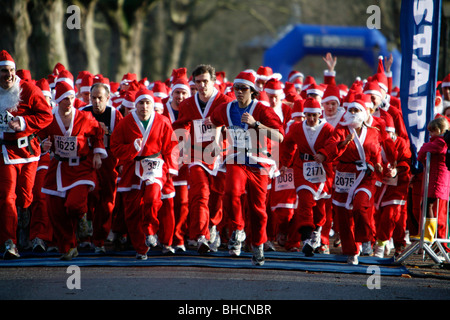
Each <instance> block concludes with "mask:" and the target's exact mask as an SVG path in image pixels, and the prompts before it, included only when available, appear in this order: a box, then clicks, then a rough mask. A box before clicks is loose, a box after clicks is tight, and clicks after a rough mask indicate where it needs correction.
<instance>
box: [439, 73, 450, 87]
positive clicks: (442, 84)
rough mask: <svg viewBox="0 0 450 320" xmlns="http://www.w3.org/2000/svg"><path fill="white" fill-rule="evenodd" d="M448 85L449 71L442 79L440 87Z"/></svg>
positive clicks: (449, 82) (449, 85) (449, 83)
mask: <svg viewBox="0 0 450 320" xmlns="http://www.w3.org/2000/svg"><path fill="white" fill-rule="evenodd" d="M445 87H450V73H449V74H448V75H447V76H446V77H445V78H444V79H442V83H441V88H445Z"/></svg>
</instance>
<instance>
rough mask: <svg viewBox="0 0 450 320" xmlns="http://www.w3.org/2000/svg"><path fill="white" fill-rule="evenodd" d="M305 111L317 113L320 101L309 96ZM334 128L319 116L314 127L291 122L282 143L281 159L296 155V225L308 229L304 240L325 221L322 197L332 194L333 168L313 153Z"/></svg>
mask: <svg viewBox="0 0 450 320" xmlns="http://www.w3.org/2000/svg"><path fill="white" fill-rule="evenodd" d="M314 107H315V108H314ZM304 112H305V113H306V112H316V113H320V105H319V103H318V102H317V101H316V100H314V99H312V98H308V99H307V100H306V102H305V111H304ZM333 131H334V128H333V126H332V125H330V124H329V123H328V122H326V121H325V120H322V119H320V120H319V123H318V125H317V126H315V127H314V128H312V127H310V126H308V125H307V123H306V120H305V121H303V122H299V123H295V124H293V125H292V126H291V128H290V129H289V132H288V133H287V135H286V138H285V140H284V141H283V144H282V151H281V163H282V164H287V165H289V164H291V163H292V161H293V159H294V157H295V160H294V162H293V163H292V165H293V168H294V177H295V179H294V181H295V188H296V192H297V195H298V199H299V201H301V205H299V206H298V208H297V212H298V215H297V219H296V229H297V230H299V229H300V230H305V229H308V230H309V232H303V233H302V236H303V239H302V240H304V241H305V240H307V239H309V238H310V237H311V232H312V230H318V229H320V228H322V227H323V225H324V224H325V221H326V210H325V208H326V206H325V204H326V202H325V201H326V199H328V198H330V197H331V187H332V180H331V179H330V177H332V176H333V175H332V171H333V170H332V165H331V163H328V162H324V163H321V164H320V163H317V162H316V161H315V160H314V158H313V156H314V155H315V154H316V152H317V151H318V150H320V149H321V148H323V147H324V146H325V143H326V141H327V139H328V138H329V137H330V136H331V134H332V133H333ZM308 233H309V234H308ZM316 245H317V244H315V246H316ZM314 249H315V247H314Z"/></svg>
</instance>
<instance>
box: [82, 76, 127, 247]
mask: <svg viewBox="0 0 450 320" xmlns="http://www.w3.org/2000/svg"><path fill="white" fill-rule="evenodd" d="M89 89H90V93H91V101H92V104H91V105H88V106H85V107H82V108H81V110H82V111H86V112H90V113H91V114H92V116H93V117H94V118H95V119H96V120H97V121H98V122H99V124H100V126H101V127H102V128H103V131H104V132H105V134H104V137H103V141H104V145H105V149H106V151H107V153H108V157H107V158H106V159H104V160H103V162H102V166H101V168H100V169H98V170H97V178H98V184H97V185H96V188H95V189H94V192H91V193H90V194H89V210H90V212H91V217H92V228H93V234H92V243H93V245H94V249H95V252H96V253H106V249H105V241H106V239H107V237H108V235H109V232H110V230H111V219H112V214H113V210H114V206H115V201H116V191H117V178H118V175H119V174H118V172H117V165H118V160H117V158H116V157H115V156H114V155H113V154H112V152H111V149H110V144H109V140H110V137H111V134H112V132H113V131H114V129H115V128H116V126H117V124H118V123H119V121H121V120H122V118H123V117H122V114H121V113H120V112H119V111H118V110H117V109H116V108H114V107H112V106H110V105H108V102H109V100H110V96H111V93H110V91H109V87H108V86H107V85H105V84H103V83H96V84H95V85H93V86H92V87H90V88H89Z"/></svg>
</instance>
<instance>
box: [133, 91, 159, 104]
mask: <svg viewBox="0 0 450 320" xmlns="http://www.w3.org/2000/svg"><path fill="white" fill-rule="evenodd" d="M143 99H149V100H150V101H152V102H153V103H155V96H154V95H153V92H152V91H151V90H148V89H141V90H139V91H138V92H136V95H135V96H134V103H135V104H137V103H138V102H139V101H141V100H143Z"/></svg>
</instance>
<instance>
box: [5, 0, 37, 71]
mask: <svg viewBox="0 0 450 320" xmlns="http://www.w3.org/2000/svg"><path fill="white" fill-rule="evenodd" d="M27 5H28V0H6V1H2V4H1V7H2V9H1V10H0V30H2V32H1V33H2V36H1V37H0V48H1V49H2V50H3V49H4V50H6V51H8V53H9V54H10V55H11V56H12V57H13V59H14V61H15V63H16V68H17V69H28V70H29V69H30V66H29V64H30V61H29V56H28V37H29V36H30V34H31V30H32V26H31V23H30V17H29V16H28V13H27Z"/></svg>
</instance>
